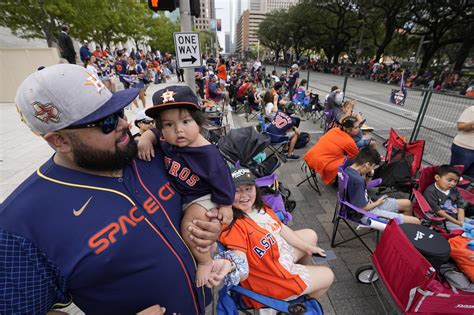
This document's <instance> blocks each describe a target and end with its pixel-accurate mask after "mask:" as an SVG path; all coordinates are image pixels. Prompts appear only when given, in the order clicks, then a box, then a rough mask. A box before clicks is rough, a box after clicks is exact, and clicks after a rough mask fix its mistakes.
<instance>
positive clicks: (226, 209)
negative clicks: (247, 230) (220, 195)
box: [219, 206, 234, 224]
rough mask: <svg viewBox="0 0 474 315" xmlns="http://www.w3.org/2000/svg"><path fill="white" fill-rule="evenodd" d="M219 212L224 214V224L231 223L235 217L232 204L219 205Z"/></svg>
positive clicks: (222, 221)
mask: <svg viewBox="0 0 474 315" xmlns="http://www.w3.org/2000/svg"><path fill="white" fill-rule="evenodd" d="M219 214H220V215H221V216H222V220H221V223H223V224H229V223H230V222H232V219H233V218H234V215H233V213H232V206H219Z"/></svg>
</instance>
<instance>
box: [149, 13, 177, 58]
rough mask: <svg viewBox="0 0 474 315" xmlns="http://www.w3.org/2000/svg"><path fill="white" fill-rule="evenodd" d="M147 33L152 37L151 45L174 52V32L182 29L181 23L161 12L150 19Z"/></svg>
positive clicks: (163, 50)
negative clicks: (173, 20)
mask: <svg viewBox="0 0 474 315" xmlns="http://www.w3.org/2000/svg"><path fill="white" fill-rule="evenodd" d="M148 22H149V24H147V35H148V37H149V38H150V40H149V42H148V43H149V45H150V46H151V47H154V48H156V49H160V50H161V51H162V52H170V53H174V41H173V33H174V32H179V31H180V23H179V21H177V22H174V23H173V22H172V21H170V20H169V19H168V18H167V17H165V15H164V14H163V13H162V12H160V13H159V14H158V15H155V17H154V18H152V19H151V20H148Z"/></svg>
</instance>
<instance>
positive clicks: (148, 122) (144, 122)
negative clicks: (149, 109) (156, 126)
mask: <svg viewBox="0 0 474 315" xmlns="http://www.w3.org/2000/svg"><path fill="white" fill-rule="evenodd" d="M138 122H139V123H142V124H146V125H149V124H152V123H154V122H155V121H154V120H140V121H138Z"/></svg>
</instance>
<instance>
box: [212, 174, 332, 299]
mask: <svg viewBox="0 0 474 315" xmlns="http://www.w3.org/2000/svg"><path fill="white" fill-rule="evenodd" d="M232 178H233V179H234V183H235V186H236V193H235V199H234V203H233V204H232V208H233V214H234V219H233V220H232V222H231V223H230V224H229V225H228V226H226V227H225V228H224V229H223V231H222V233H221V235H220V238H219V240H220V242H221V243H222V244H223V245H224V246H226V247H227V249H229V250H232V251H233V252H234V253H235V254H236V255H238V256H240V257H241V258H242V259H243V260H244V263H246V264H248V270H249V272H248V273H247V274H241V276H240V281H241V282H240V285H241V286H242V287H244V288H247V289H250V290H252V291H254V292H257V293H260V294H263V295H266V296H269V297H272V298H276V299H289V298H296V297H298V296H300V295H302V294H309V295H310V296H312V297H314V298H319V297H321V296H322V295H323V294H324V293H325V292H326V291H327V289H328V288H329V287H330V286H331V284H332V282H333V281H334V274H333V272H332V270H331V269H330V268H329V267H326V266H313V265H312V263H311V262H312V257H311V256H312V255H313V254H318V255H321V256H325V254H324V250H322V249H321V248H319V247H318V246H317V240H318V237H317V235H316V232H314V231H313V230H311V229H303V230H298V231H293V230H292V229H290V228H289V227H287V226H286V225H284V224H282V223H281V222H280V220H279V219H278V218H277V216H276V215H275V213H274V212H273V210H272V209H271V208H270V207H268V206H267V205H265V204H264V202H263V200H262V197H261V193H260V192H259V191H258V190H257V187H256V186H255V176H254V175H253V174H252V173H251V172H250V170H248V169H245V168H239V169H236V170H235V171H234V172H233V173H232ZM243 299H244V302H245V303H246V304H247V305H248V306H249V307H252V308H260V307H262V305H261V304H260V303H258V302H255V301H253V300H250V299H247V298H245V297H243Z"/></svg>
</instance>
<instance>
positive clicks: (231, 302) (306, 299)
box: [217, 286, 323, 315]
mask: <svg viewBox="0 0 474 315" xmlns="http://www.w3.org/2000/svg"><path fill="white" fill-rule="evenodd" d="M242 296H245V297H246V298H249V299H252V300H254V301H257V302H259V303H260V304H262V305H263V306H264V307H265V306H266V307H267V308H271V309H274V310H277V311H279V312H281V313H279V314H301V315H322V314H323V309H322V307H321V304H319V302H318V301H317V300H316V299H314V298H311V297H310V296H309V295H303V296H300V297H298V298H296V299H293V300H291V301H284V300H277V299H274V298H271V297H268V296H265V295H262V294H259V293H256V292H253V291H250V290H248V289H246V288H244V287H241V286H224V287H223V288H222V289H220V290H219V299H218V302H217V314H218V315H237V314H239V313H243V314H248V315H251V314H252V313H251V312H249V311H250V310H252V309H250V308H248V306H247V305H246V304H245V302H244V301H243V299H242Z"/></svg>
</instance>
